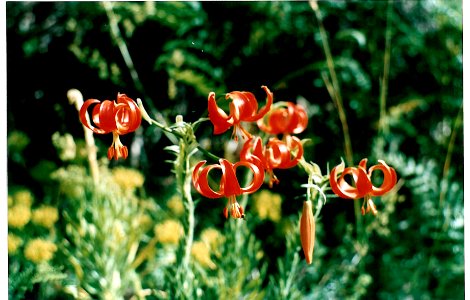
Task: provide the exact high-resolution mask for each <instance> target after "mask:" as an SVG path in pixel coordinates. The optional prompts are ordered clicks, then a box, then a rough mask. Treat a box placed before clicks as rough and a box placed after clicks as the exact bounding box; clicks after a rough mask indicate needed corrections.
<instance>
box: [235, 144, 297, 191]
mask: <svg viewBox="0 0 470 300" xmlns="http://www.w3.org/2000/svg"><path fill="white" fill-rule="evenodd" d="M303 154H304V150H303V147H302V143H301V142H300V140H299V139H298V138H296V137H294V136H290V135H287V136H285V138H284V140H282V141H281V140H279V139H277V138H270V139H269V141H268V143H267V144H266V146H263V142H262V140H261V138H260V137H255V138H254V139H249V140H248V141H246V142H245V144H244V145H243V148H242V150H241V152H240V159H241V160H242V161H252V160H253V159H256V160H260V161H261V163H262V164H263V168H264V169H265V170H266V171H267V172H268V174H269V187H272V186H273V183H276V184H277V183H279V180H278V179H277V177H276V175H275V174H274V172H273V169H289V168H292V167H294V166H296V165H297V163H298V162H299V160H300V159H301V158H302V155H303Z"/></svg>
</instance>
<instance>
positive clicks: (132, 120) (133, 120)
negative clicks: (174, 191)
mask: <svg viewBox="0 0 470 300" xmlns="http://www.w3.org/2000/svg"><path fill="white" fill-rule="evenodd" d="M117 98H118V100H117V102H118V104H117V105H116V108H115V111H116V115H115V122H116V127H117V130H118V133H119V134H126V133H129V132H133V131H135V130H136V129H137V128H139V126H140V123H141V121H142V114H141V112H140V109H139V107H138V106H137V104H136V103H135V102H134V100H132V99H131V98H129V97H127V96H126V95H125V94H118V97H117Z"/></svg>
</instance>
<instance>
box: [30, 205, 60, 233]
mask: <svg viewBox="0 0 470 300" xmlns="http://www.w3.org/2000/svg"><path fill="white" fill-rule="evenodd" d="M58 219H59V213H58V211H57V208H55V207H52V206H48V205H43V206H41V207H39V208H37V209H35V210H34V211H33V216H32V221H33V223H34V224H37V225H41V226H43V227H46V228H52V227H53V226H54V224H55V222H57V220H58Z"/></svg>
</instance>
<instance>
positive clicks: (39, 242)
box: [24, 239, 57, 263]
mask: <svg viewBox="0 0 470 300" xmlns="http://www.w3.org/2000/svg"><path fill="white" fill-rule="evenodd" d="M56 251H57V246H56V245H55V244H54V243H53V242H51V241H47V240H43V239H34V240H31V241H29V242H28V244H26V247H25V249H24V256H25V257H26V258H27V259H28V260H30V261H32V262H34V263H40V262H43V261H49V260H50V259H51V258H52V257H53V256H54V252H56Z"/></svg>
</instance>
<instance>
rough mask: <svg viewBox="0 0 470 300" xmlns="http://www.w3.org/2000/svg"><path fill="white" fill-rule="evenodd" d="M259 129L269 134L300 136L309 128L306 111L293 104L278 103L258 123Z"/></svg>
mask: <svg viewBox="0 0 470 300" xmlns="http://www.w3.org/2000/svg"><path fill="white" fill-rule="evenodd" d="M257 124H258V127H259V129H261V130H262V131H264V132H266V133H269V134H281V133H283V134H298V133H301V132H302V131H304V130H305V128H307V124H308V116H307V112H306V111H305V109H304V108H303V107H302V106H300V105H298V104H294V103H292V102H278V103H276V104H274V105H273V108H272V109H271V110H270V111H269V112H268V113H267V114H266V115H265V116H264V117H263V118H261V119H259V120H258V121H257Z"/></svg>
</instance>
